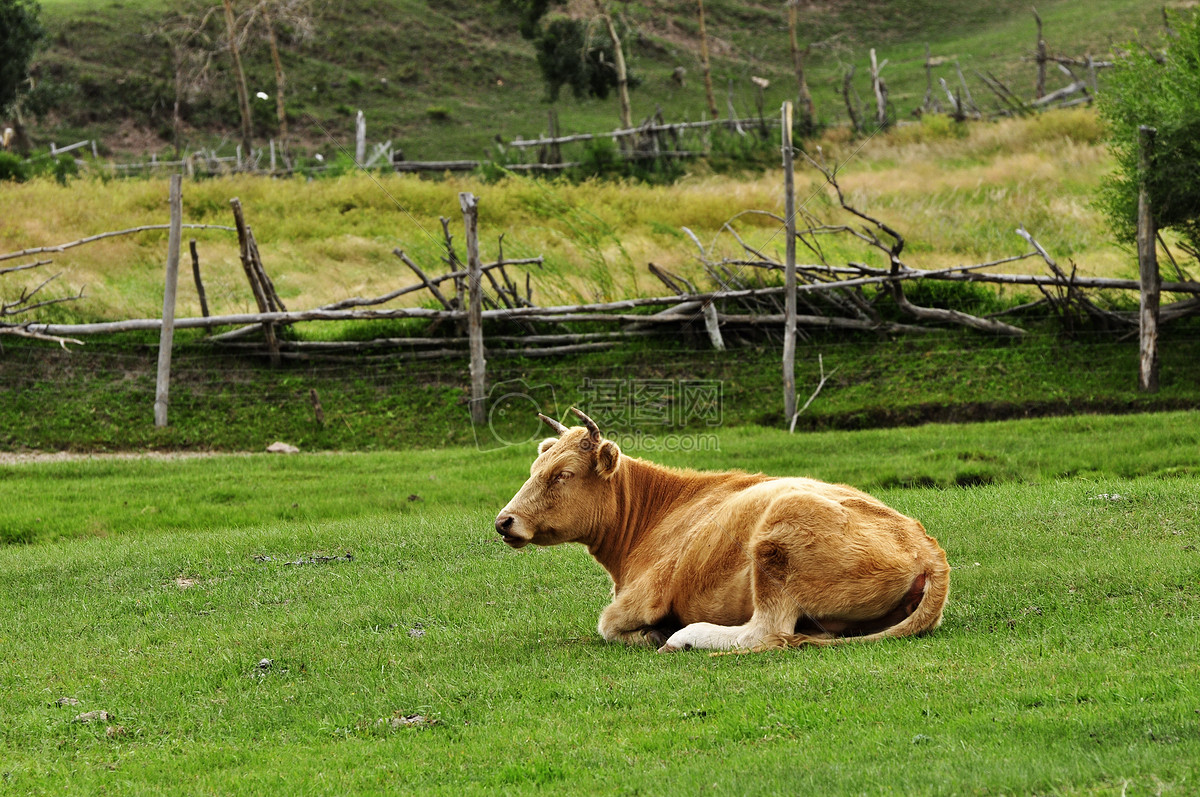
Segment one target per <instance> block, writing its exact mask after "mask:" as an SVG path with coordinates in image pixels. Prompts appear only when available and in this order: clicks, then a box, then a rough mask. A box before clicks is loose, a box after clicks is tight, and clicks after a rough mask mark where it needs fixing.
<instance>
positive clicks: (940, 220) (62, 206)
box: [0, 110, 1136, 320]
mask: <svg viewBox="0 0 1200 797" xmlns="http://www.w3.org/2000/svg"><path fill="white" fill-rule="evenodd" d="M819 143H820V145H821V151H822V153H823V154H824V157H827V158H831V159H837V160H839V161H842V162H844V164H845V165H844V166H843V168H842V171H841V173H840V177H839V179H840V181H841V183H842V185H843V187H844V188H845V189H846V191H847V194H848V196H850V197H851V199H852V201H853V202H854V203H855V204H856V205H857V206H859V207H861V208H862V209H863V210H866V211H868V212H871V213H874V214H877V215H878V216H880V217H881V218H883V219H885V220H886V221H888V222H889V223H890V224H892V225H893V226H895V227H896V228H897V229H899V230H901V231H902V232H903V233H904V234H905V236H906V239H907V241H908V247H907V250H906V251H907V253H908V255H909V259H910V262H911V264H912V265H914V266H920V267H940V266H950V265H959V264H963V263H973V262H982V261H985V260H991V259H994V258H999V257H1005V256H1009V255H1014V254H1017V253H1019V252H1022V251H1025V250H1026V249H1027V246H1026V244H1025V242H1024V241H1022V240H1021V239H1020V238H1018V237H1017V236H1016V235H1015V234H1014V232H1013V231H1014V230H1015V229H1016V227H1017V226H1018V225H1021V224H1024V225H1025V227H1026V228H1027V229H1029V230H1030V231H1031V232H1032V233H1033V234H1034V235H1036V236H1037V237H1038V239H1039V240H1040V241H1041V242H1042V243H1043V244H1044V245H1045V246H1046V247H1048V248H1049V250H1050V251H1051V252H1052V253H1053V254H1054V256H1055V257H1057V258H1058V259H1059V260H1060V261H1062V262H1063V263H1064V264H1065V263H1067V262H1068V261H1072V262H1074V263H1076V264H1077V265H1078V267H1079V271H1080V273H1081V274H1094V275H1105V276H1129V275H1131V274H1132V273H1134V272H1135V270H1136V262H1135V259H1134V257H1133V255H1132V253H1130V252H1127V251H1124V250H1122V249H1119V248H1118V247H1117V246H1116V245H1115V244H1114V243H1113V241H1112V239H1111V236H1110V234H1109V231H1108V228H1107V226H1106V225H1105V223H1104V221H1103V218H1102V216H1101V215H1100V212H1099V210H1098V209H1097V208H1095V207H1094V205H1093V198H1094V194H1095V191H1096V187H1097V185H1098V184H1099V181H1100V179H1101V177H1102V176H1103V174H1104V173H1105V172H1106V171H1107V170H1108V169H1109V168H1110V160H1109V157H1108V155H1107V153H1106V152H1105V150H1104V147H1103V145H1102V144H1101V143H1100V128H1099V125H1098V123H1097V121H1096V118H1095V116H1094V115H1093V114H1092V113H1091V112H1089V111H1082V110H1072V111H1063V112H1055V113H1050V114H1045V115H1041V116H1038V117H1033V118H1030V119H1022V120H1009V121H1005V122H1001V123H997V124H980V125H968V126H967V127H965V128H962V129H960V130H952V129H948V128H946V127H944V126H942V125H934V124H921V125H914V126H909V127H905V128H901V129H898V130H894V131H891V132H889V133H887V134H885V135H879V136H876V137H874V138H872V139H871V140H869V141H866V142H862V141H848V140H846V138H845V136H844V135H837V134H835V133H833V132H831V133H830V134H829V135H827V136H826V137H825V138H824V139H822V140H821V141H820V142H819ZM818 178H820V175H819V174H818V173H817V172H816V171H815V170H812V169H805V170H801V171H800V172H799V179H798V185H797V191H798V196H799V198H800V201H801V202H802V203H803V204H804V207H805V208H806V210H808V211H809V212H811V213H814V214H816V215H817V216H818V217H820V218H824V219H827V220H829V221H831V222H835V221H839V220H845V218H844V217H843V216H842V215H840V214H839V213H838V212H835V211H834V208H833V207H832V205H831V202H830V199H829V195H828V192H827V190H826V189H825V188H823V181H822V180H821V179H818ZM459 191H472V192H474V193H476V194H477V195H478V196H479V197H480V214H481V227H480V230H481V236H482V243H481V246H482V249H483V256H484V257H485V258H490V257H494V256H495V255H496V253H497V239H498V237H499V236H500V235H501V234H503V235H504V236H505V237H504V252H505V254H506V255H507V256H511V257H531V256H537V255H542V256H544V257H545V260H546V262H545V266H544V268H542V269H532V280H533V285H534V290H535V295H534V296H535V300H536V301H538V302H539V303H553V302H556V301H573V300H594V299H614V298H627V297H629V296H632V295H638V294H645V295H661V293H662V292H663V290H664V288H663V286H662V285H661V284H660V283H658V281H657V280H655V279H654V278H653V277H652V276H651V275H650V273H649V272H648V270H647V268H646V264H647V263H648V262H651V261H652V262H655V263H657V264H659V265H661V266H665V267H667V268H669V269H672V270H674V271H677V272H679V273H682V274H685V275H687V276H689V277H691V278H692V279H693V280H694V281H696V282H697V283H699V284H706V280H707V277H706V276H705V275H704V273H703V270H702V269H701V268H700V266H699V265H698V264H697V263H696V261H695V255H696V247H695V245H694V244H693V243H692V242H691V241H690V240H689V239H688V238H687V236H686V235H685V234H684V232H683V231H682V228H683V227H687V228H689V229H691V230H693V231H694V232H695V233H696V235H697V236H698V237H699V238H700V240H701V241H703V242H704V243H705V245H706V246H707V245H708V244H709V243H710V242H711V241H713V240H714V239H715V240H717V242H718V250H719V251H724V252H727V253H729V254H733V253H734V252H735V251H736V250H735V248H734V247H736V241H735V240H734V239H733V238H732V237H731V236H729V235H728V234H725V235H723V236H718V233H719V231H720V230H721V227H722V225H723V224H724V223H725V222H726V221H727V220H728V219H729V218H730V217H732V216H733V215H734V214H736V213H738V212H740V211H743V210H751V209H757V210H770V211H774V212H776V213H779V212H782V205H783V198H782V194H783V192H782V176H781V173H780V170H778V169H773V170H768V171H766V172H764V173H762V174H747V175H732V176H730V175H714V174H706V173H705V172H703V171H702V170H701V171H696V172H694V173H693V174H691V175H690V176H688V177H686V178H685V179H683V180H682V181H680V182H678V183H676V184H674V185H672V186H652V185H645V184H632V183H622V182H586V183H583V184H578V185H576V184H569V183H563V182H554V181H545V180H536V179H527V178H522V177H512V178H509V179H506V180H503V181H501V182H499V183H485V182H482V181H481V180H479V179H478V178H475V177H454V178H447V179H443V180H437V181H430V180H422V179H418V178H416V177H412V176H401V175H389V176H387V177H375V176H368V175H363V174H352V175H348V176H344V177H340V178H336V179H328V180H317V181H313V182H309V183H305V182H303V180H302V179H301V178H295V179H294V180H292V181H290V182H288V181H284V182H280V181H276V180H264V179H260V178H254V177H244V176H243V177H223V178H218V179H211V180H203V181H197V182H190V183H188V184H187V185H186V186H185V188H184V216H185V221H187V222H189V223H208V224H223V225H228V224H231V221H232V215H231V213H230V209H229V199H230V198H231V197H234V196H238V197H240V198H241V200H242V203H243V205H244V206H245V208H246V213H247V219H248V223H249V224H250V225H251V226H252V227H253V228H254V232H255V236H256V237H257V239H258V241H259V243H260V246H261V249H262V252H263V257H264V260H265V262H266V266H267V268H268V270H269V271H270V273H271V275H272V277H273V279H274V280H275V282H276V285H277V287H278V288H279V291H280V294H281V296H282V298H283V299H284V301H285V302H287V303H288V306H289V307H293V308H296V309H303V308H308V307H315V306H317V305H319V304H322V303H326V302H332V301H337V300H340V299H344V298H346V297H347V296H353V295H359V296H375V295H380V294H383V293H386V292H388V291H390V290H393V289H395V288H396V287H398V286H399V285H404V284H409V283H411V282H413V281H414V277H413V276H412V275H411V274H410V273H409V272H408V270H407V269H406V268H405V267H404V266H403V265H402V264H401V263H400V262H399V261H398V260H397V259H396V258H395V257H394V256H393V255H392V250H393V248H395V247H397V246H398V247H400V248H402V249H404V250H406V251H408V252H409V253H410V254H411V255H412V256H413V258H414V259H415V260H416V261H417V262H418V263H420V264H422V265H423V267H424V268H425V269H426V270H427V271H429V272H430V273H434V272H438V273H440V272H442V271H443V270H444V266H443V265H442V263H441V261H440V258H441V256H442V254H443V253H444V248H443V244H442V242H441V238H442V235H441V233H442V230H441V226H440V224H439V222H438V218H439V217H441V216H446V217H449V218H450V219H451V220H452V225H451V229H452V231H453V232H454V234H455V236H456V241H457V242H458V244H459V246H461V239H462V235H461V216H460V214H459V210H458V201H457V192H459ZM166 197H167V184H166V181H165V180H164V179H155V180H132V181H109V182H102V181H99V180H77V181H74V182H73V183H71V184H70V185H69V186H67V187H63V186H59V185H57V184H56V183H54V182H53V181H51V180H48V179H46V180H35V181H31V182H29V183H25V184H20V185H9V186H7V187H5V188H4V190H3V191H0V217H4V218H6V219H8V220H10V221H9V223H7V224H5V225H4V226H3V227H0V252H8V251H14V250H18V249H24V248H29V247H36V246H46V245H52V244H59V243H64V242H66V241H71V240H77V239H80V238H83V237H85V236H88V235H94V234H96V233H101V232H105V231H109V230H118V229H124V228H128V227H134V226H138V225H144V224H162V223H165V222H166V220H167V203H166ZM737 227H738V229H739V231H740V233H741V234H742V235H743V236H744V237H745V238H746V239H747V240H748V241H749V242H751V243H753V244H754V245H756V246H759V247H762V248H764V249H765V250H766V251H768V252H772V253H775V254H776V255H778V256H781V255H782V249H783V246H784V236H783V234H782V232H781V230H780V228H779V225H778V223H777V222H775V221H774V220H772V219H770V218H768V217H764V216H747V217H743V218H742V219H740V220H739V221H738V222H737ZM188 236H189V237H195V238H196V239H197V240H198V241H199V243H198V251H199V254H200V258H201V266H202V271H203V274H204V278H205V281H206V284H207V288H208V297H209V303H210V307H211V308H212V311H213V312H214V313H216V314H220V313H230V312H243V311H246V310H247V309H248V308H249V307H250V306H251V305H252V303H253V299H252V296H251V294H250V292H249V289H248V288H247V287H246V284H245V277H244V275H243V274H242V269H241V265H240V262H239V260H238V255H237V244H236V238H235V236H233V235H232V234H231V233H228V232H222V231H188ZM165 248H166V233H165V231H162V232H147V233H140V234H138V235H134V236H127V237H122V238H112V239H107V240H104V241H100V242H97V243H94V244H89V245H86V246H82V247H79V248H76V249H71V250H67V251H65V252H62V253H60V254H56V255H55V256H54V261H55V262H54V268H56V269H58V270H60V271H61V272H62V274H63V276H62V277H61V279H60V281H59V290H60V291H67V290H71V291H73V292H78V290H80V289H81V288H82V289H85V294H86V296H85V299H84V300H83V301H80V302H77V303H73V304H71V305H69V306H65V307H59V308H51V310H53V311H55V312H59V313H67V314H68V317H78V318H84V319H88V320H119V319H122V318H130V317H147V316H154V315H157V314H158V312H160V310H161V301H162V300H161V297H162V280H163V276H162V263H163V262H164V259H165ZM831 255H832V256H833V257H834V258H835V259H841V260H842V262H845V259H848V258H852V259H859V260H868V261H870V262H878V260H877V254H875V253H872V252H869V251H865V250H864V249H862V248H853V247H848V248H846V249H844V250H842V251H838V250H836V249H835V250H834V251H831ZM1005 268H1006V269H1008V270H1017V269H1022V268H1023V269H1026V270H1034V271H1038V270H1041V269H1042V268H1043V266H1042V265H1041V264H1040V263H1039V262H1037V261H1032V260H1031V261H1024V262H1022V263H1018V264H1013V265H1009V266H1006V267H1005ZM22 277H25V275H9V276H8V277H6V278H5V279H6V280H7V282H5V283H0V290H3V291H12V292H16V291H18V290H19V287H20V286H22V285H24V284H25V283H27V282H28V281H29V279H32V277H30V278H28V279H22ZM418 296H420V295H412V296H410V297H409V299H410V300H416V298H417V297H418ZM425 298H427V297H425ZM179 302H180V313H181V314H187V315H198V314H199V304H198V297H197V293H196V289H195V287H194V286H193V284H192V282H191V280H190V279H185V280H182V281H181V285H180V294H179Z"/></svg>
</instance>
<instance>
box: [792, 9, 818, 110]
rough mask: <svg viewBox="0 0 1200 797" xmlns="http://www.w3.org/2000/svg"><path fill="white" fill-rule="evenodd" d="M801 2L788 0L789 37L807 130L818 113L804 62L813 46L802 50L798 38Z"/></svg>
mask: <svg viewBox="0 0 1200 797" xmlns="http://www.w3.org/2000/svg"><path fill="white" fill-rule="evenodd" d="M799 2H800V0H789V2H788V38H789V41H790V42H791V47H792V66H793V67H795V69H796V83H797V91H796V99H797V102H796V107H797V108H798V109H799V110H800V119H801V120H802V121H803V122H804V128H805V129H806V130H807V129H808V128H809V127H811V126H812V121H813V117H814V116H815V115H816V112H815V110H814V108H813V98H812V92H810V91H809V90H808V79H807V78H806V77H805V75H804V62H805V60H806V59H807V58H808V54H809V53H810V52H811V51H812V46H811V45H809V46H806V47H805V48H804V49H803V50H801V49H800V43H799V41H798V40H797V38H796V6H797V5H799Z"/></svg>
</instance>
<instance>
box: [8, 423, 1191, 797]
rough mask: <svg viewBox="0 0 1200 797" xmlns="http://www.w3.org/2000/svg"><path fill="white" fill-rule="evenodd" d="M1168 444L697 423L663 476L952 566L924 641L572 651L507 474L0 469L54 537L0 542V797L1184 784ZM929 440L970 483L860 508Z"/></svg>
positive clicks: (590, 574) (16, 508)
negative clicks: (721, 486) (512, 546)
mask: <svg viewBox="0 0 1200 797" xmlns="http://www.w3.org/2000/svg"><path fill="white" fill-rule="evenodd" d="M1088 424H1091V425H1090V426H1089V425H1088ZM1189 426H1190V427H1191V428H1194V427H1195V424H1194V413H1192V414H1188V413H1180V414H1175V415H1148V416H1127V417H1125V418H1115V419H1113V418H1093V419H1062V420H1043V421H1024V422H1011V423H1005V424H985V425H976V426H962V427H950V426H929V427H921V428H919V429H898V430H890V431H873V432H853V433H849V432H838V433H814V434H806V435H798V436H795V437H792V438H787V439H786V440H785V439H784V437H785V436H783V435H781V434H780V433H777V432H769V431H767V430H754V429H735V430H729V431H726V432H723V433H721V436H720V441H721V448H720V450H719V451H717V452H712V453H706V454H705V455H704V456H703V461H702V463H700V462H697V461H696V460H697V455H692V456H691V459H692V461H693V462H694V463H695V464H703V465H704V466H706V467H728V466H731V465H737V466H741V467H744V468H747V469H757V468H762V469H764V470H767V471H768V472H776V473H785V472H786V473H809V474H813V475H818V476H823V477H825V478H830V479H849V480H852V481H854V482H856V483H859V484H867V485H869V484H875V485H877V487H876V488H875V490H874V492H876V494H878V495H880V497H882V498H884V499H885V500H887V501H889V502H890V503H892V504H893V505H895V506H896V507H897V508H899V509H900V510H902V511H904V512H906V513H909V514H911V515H913V516H915V517H918V518H920V519H921V520H922V521H923V522H924V523H925V524H926V526H927V527H928V528H929V529H930V531H931V533H932V534H934V535H935V536H936V537H937V538H938V539H939V541H940V542H941V544H942V545H943V547H945V548H946V550H947V552H948V553H949V557H950V562H951V565H952V566H953V568H954V572H953V576H952V579H953V590H952V595H951V603H950V605H949V607H948V610H947V614H946V622H945V624H944V625H943V626H942V628H941V629H939V630H938V631H937V632H935V633H934V634H933V635H931V636H928V637H923V638H916V639H904V640H896V641H890V642H886V643H881V644H873V645H868V646H848V647H844V648H841V649H829V650H800V651H789V652H783V653H769V654H763V655H756V656H725V657H715V658H714V657H709V656H706V655H704V654H703V653H690V652H689V653H685V654H678V655H673V656H658V655H655V654H653V653H651V652H649V651H643V650H633V649H625V648H620V647H615V646H611V645H607V644H604V643H602V642H601V641H600V639H599V637H598V635H597V633H596V631H595V623H596V619H597V615H598V613H599V611H600V609H601V608H602V607H603V606H604V605H605V603H606V602H607V598H608V582H607V578H606V577H605V575H604V574H603V572H602V571H601V569H600V568H599V566H598V565H596V564H595V563H593V562H592V561H591V560H590V558H589V557H588V556H587V553H586V551H584V550H583V549H581V548H577V547H575V546H568V547H564V548H559V549H536V550H531V549H526V550H524V551H520V552H515V551H511V550H509V549H508V548H506V547H504V546H503V545H502V544H500V543H499V542H498V540H496V539H495V536H496V535H495V534H494V532H492V531H491V528H490V526H491V519H492V517H493V516H494V513H495V511H496V510H497V509H498V507H499V506H500V505H502V503H503V502H504V501H505V500H507V498H508V497H509V496H510V495H511V493H512V492H514V491H515V490H516V488H517V487H518V486H519V484H520V482H521V480H522V478H523V476H524V474H525V472H526V471H525V468H526V467H527V464H528V461H529V459H530V456H531V452H530V451H518V450H511V449H510V450H507V451H503V452H493V453H491V454H488V455H481V454H479V453H477V452H474V451H470V450H465V449H446V450H443V451H416V452H397V453H390V454H371V455H301V456H298V457H293V458H287V459H267V458H266V457H263V456H258V457H244V456H242V457H218V458H212V459H205V460H186V461H177V462H176V461H171V462H128V461H113V460H93V461H83V462H74V463H58V464H35V465H20V466H10V467H5V468H0V527H2V526H3V525H4V524H11V523H12V522H13V518H14V517H20V516H22V513H23V512H26V511H27V508H28V506H29V505H35V506H37V507H38V508H39V511H41V512H42V513H43V514H44V516H45V517H47V518H53V520H54V522H55V523H57V524H58V526H59V528H58V530H57V532H56V533H54V534H39V535H38V536H37V537H36V539H38V540H40V541H38V542H35V543H34V544H29V545H8V546H5V547H2V548H0V613H2V616H3V617H5V618H6V622H5V623H4V624H3V625H2V626H0V683H2V684H3V685H4V688H3V689H2V690H0V716H3V717H4V723H3V726H2V729H0V740H2V744H0V784H2V787H0V790H7V791H12V792H13V793H62V792H74V793H98V792H101V791H119V792H122V793H163V792H171V793H179V792H180V791H189V792H199V793H221V794H234V793H264V792H268V791H271V792H281V793H282V792H289V793H338V794H341V793H349V792H354V793H371V792H384V791H391V792H394V791H400V790H406V791H417V792H421V793H435V794H436V793H454V794H461V793H494V792H497V791H501V792H532V791H537V790H541V789H544V788H552V789H554V790H556V791H573V792H589V793H590V792H597V791H603V792H620V793H639V792H640V793H663V792H689V793H695V792H698V791H701V790H713V791H716V792H719V793H729V792H734V791H736V792H746V793H871V794H875V793H902V794H915V793H946V794H949V793H985V794H998V793H1034V792H1036V793H1055V794H1121V793H1124V794H1130V795H1132V794H1155V793H1163V794H1190V793H1195V791H1196V790H1197V789H1198V788H1200V786H1198V785H1197V783H1198V781H1197V778H1198V777H1200V766H1198V765H1197V763H1196V762H1197V761H1200V713H1198V712H1200V679H1198V678H1197V674H1198V665H1200V661H1198V658H1200V657H1198V654H1197V650H1196V645H1195V640H1196V639H1197V638H1200V627H1198V626H1200V611H1198V607H1200V583H1198V582H1197V577H1196V574H1197V572H1200V567H1198V566H1200V560H1198V558H1197V557H1198V556H1200V553H1197V550H1196V547H1197V540H1196V537H1197V534H1198V533H1200V529H1198V528H1197V526H1196V522H1195V518H1196V517H1197V513H1198V511H1200V489H1198V488H1200V479H1198V478H1197V476H1196V474H1195V467H1196V465H1197V463H1196V461H1195V459H1196V456H1197V455H1196V450H1197V446H1196V445H1195V437H1194V434H1193V435H1192V437H1190V438H1189V437H1186V436H1183V437H1181V436H1180V434H1182V433H1183V430H1185V429H1186V428H1188V427H1189ZM1088 441H1091V442H1090V443H1089V442H1088ZM793 445H794V447H793ZM960 449H961V450H962V451H974V452H976V453H978V454H985V453H986V454H987V455H988V456H990V457H992V458H993V459H994V460H995V461H996V462H998V463H1001V465H1002V466H1001V467H998V472H1000V473H1001V474H1002V475H1001V476H1000V477H999V478H997V480H996V483H994V484H989V485H983V486H977V487H972V488H965V489H964V488H950V489H941V488H928V487H927V488H916V489H904V488H900V487H894V486H893V487H887V486H878V485H885V484H887V483H889V479H890V477H889V475H888V474H891V473H895V472H898V471H901V470H904V469H906V468H910V467H912V466H913V463H914V462H918V461H920V460H921V459H925V460H929V461H930V462H941V463H942V465H941V466H933V465H931V466H930V467H953V465H952V464H950V463H952V462H953V461H955V459H956V457H957V456H958V454H959V453H961V452H960ZM1142 449H1145V450H1142ZM1064 452H1065V453H1064ZM656 458H657V459H660V460H663V461H674V462H676V463H678V462H682V461H684V460H685V459H687V458H686V457H685V456H684V455H679V454H677V455H674V459H672V457H670V456H666V455H663V456H659V457H656ZM1068 463H1073V464H1070V465H1068ZM1139 463H1141V464H1139ZM1072 474H1074V475H1072ZM1138 474H1153V475H1138ZM417 482H419V483H421V484H423V485H424V487H423V488H421V489H417V488H414V487H413V486H412V485H413V484H414V483H417ZM217 490H226V491H228V492H229V493H230V494H231V496H232V497H230V498H228V499H227V502H226V503H227V506H228V507H229V508H228V511H227V512H225V513H224V514H222V513H220V512H217V511H215V509H214V506H215V505H216V504H218V503H219V502H218V501H217V500H216V499H215V497H214V491H217ZM410 493H414V494H415V493H419V494H420V495H421V498H422V500H419V501H415V500H414V501H411V502H410V501H408V500H407V495H408V494H410ZM339 501H340V502H341V503H338V502H339ZM127 502H128V504H129V505H128V507H126V503H127ZM168 505H170V506H171V507H172V510H171V511H169V512H167V511H156V510H154V509H153V508H155V507H157V508H159V509H161V508H163V507H165V506H168ZM293 505H295V506H293ZM317 506H323V507H324V508H323V509H322V510H321V511H316V510H315V509H312V507H317ZM355 506H358V510H357V511H356V510H355V509H354V507H355ZM146 507H150V508H151V509H146ZM281 508H290V510H289V511H291V512H292V514H291V515H290V516H289V515H288V514H287V512H281V511H280V509H281ZM97 518H99V519H101V520H103V523H104V528H103V529H98V528H96V527H95V526H94V525H92V523H93V521H94V520H96V519H97ZM55 537H57V538H55ZM347 554H349V556H348V557H347ZM322 557H330V558H329V560H328V561H324V560H323V559H322ZM335 557H336V558H335ZM264 660H268V661H265V662H264ZM60 698H73V699H74V700H77V701H79V703H78V705H62V706H59V705H55V702H56V701H58V700H59V699H60ZM90 711H106V712H108V713H109V716H108V718H107V719H98V720H94V721H92V722H86V723H85V722H75V721H73V720H74V718H75V717H77V716H78V715H80V714H81V713H84V712H90ZM412 715H420V716H421V717H423V718H424V719H423V720H420V721H416V720H414V721H413V723H412V724H407V725H406V724H403V723H401V722H399V720H400V718H403V717H412ZM393 718H395V719H397V720H398V722H397V726H398V727H393V725H392V723H391V720H392V719H393ZM380 720H383V722H382V723H380Z"/></svg>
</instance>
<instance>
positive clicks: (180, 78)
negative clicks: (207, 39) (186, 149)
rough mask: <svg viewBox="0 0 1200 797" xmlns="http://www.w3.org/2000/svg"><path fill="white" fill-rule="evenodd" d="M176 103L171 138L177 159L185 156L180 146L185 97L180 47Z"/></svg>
mask: <svg viewBox="0 0 1200 797" xmlns="http://www.w3.org/2000/svg"><path fill="white" fill-rule="evenodd" d="M174 55H175V104H174V105H173V106H172V107H171V138H172V139H173V143H174V145H175V158H176V159H177V160H179V159H182V158H183V151H182V149H181V147H180V146H179V124H180V122H181V121H182V120H181V118H180V115H179V106H180V104H181V102H182V97H183V54H182V53H181V52H179V50H178V49H176V50H175V53H174Z"/></svg>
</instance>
